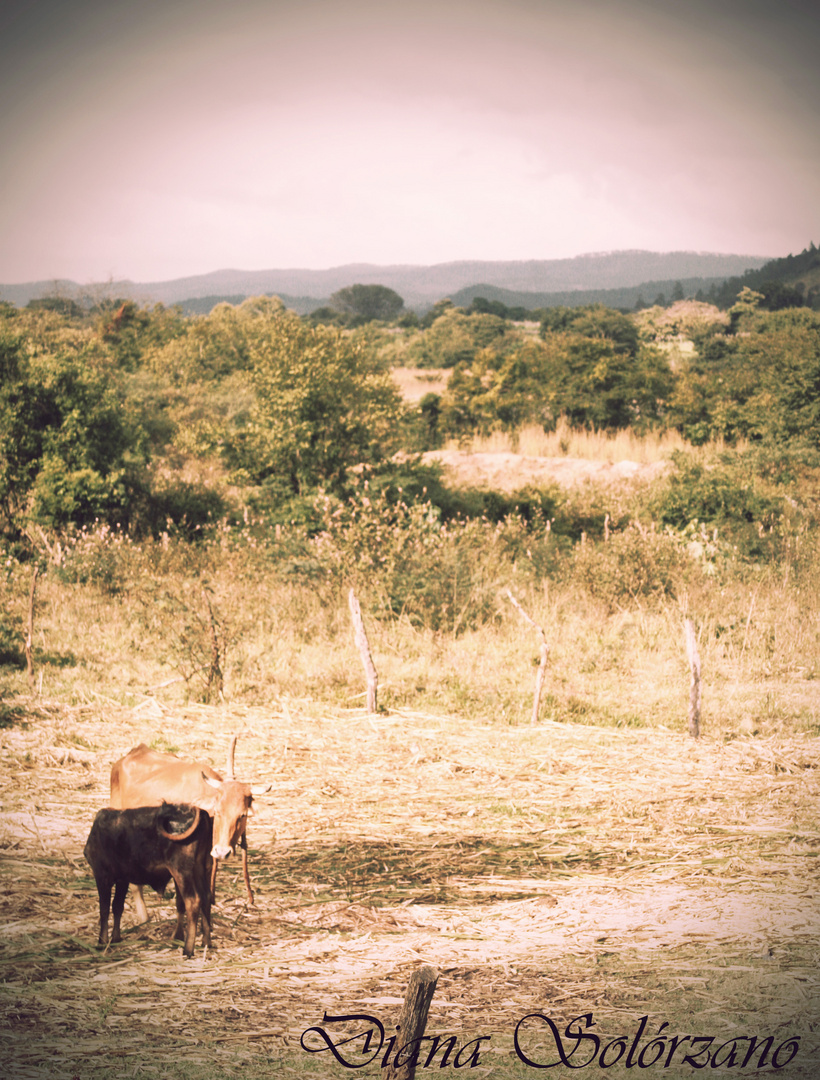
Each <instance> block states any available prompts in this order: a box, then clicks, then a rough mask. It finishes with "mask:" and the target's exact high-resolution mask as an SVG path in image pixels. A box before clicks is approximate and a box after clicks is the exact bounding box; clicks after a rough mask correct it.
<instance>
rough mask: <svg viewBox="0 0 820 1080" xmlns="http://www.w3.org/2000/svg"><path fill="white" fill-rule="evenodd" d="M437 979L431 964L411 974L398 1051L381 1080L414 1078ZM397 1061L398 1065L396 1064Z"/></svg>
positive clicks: (398, 1037)
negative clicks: (404, 1050) (407, 1050)
mask: <svg viewBox="0 0 820 1080" xmlns="http://www.w3.org/2000/svg"><path fill="white" fill-rule="evenodd" d="M437 982H438V971H436V969H435V968H434V967H431V966H430V965H429V964H425V965H424V967H420V968H419V969H418V971H414V972H413V974H412V975H411V976H410V982H409V983H408V985H407V993H406V994H405V995H404V1005H402V1009H401V1016H400V1017H399V1024H398V1030H397V1034H396V1042H395V1043H394V1045H395V1046H396V1053H395V1054H393V1055H392V1059H393V1060H392V1061H388V1063H387V1065H386V1066H385V1067H384V1068H383V1069H382V1076H381V1080H413V1078H414V1077H415V1075H416V1063H417V1062H418V1059H419V1055H420V1052H421V1043H420V1040H421V1039H422V1037H423V1036H424V1029H425V1028H426V1027H427V1014H428V1013H429V1011H430V1002H431V1001H432V1000H433V994H434V993H435V992H436V983H437ZM405 1046H408V1047H411V1049H410V1052H409V1055H405V1054H403V1053H402V1048H403V1047H405ZM405 1058H406V1059H407V1060H405ZM397 1060H398V1062H399V1064H398V1065H396V1064H395V1062H396V1061H397Z"/></svg>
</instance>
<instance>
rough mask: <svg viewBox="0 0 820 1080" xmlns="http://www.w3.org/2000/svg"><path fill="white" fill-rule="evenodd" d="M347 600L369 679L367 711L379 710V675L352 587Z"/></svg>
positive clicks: (354, 633) (365, 672) (365, 673)
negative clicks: (377, 701)
mask: <svg viewBox="0 0 820 1080" xmlns="http://www.w3.org/2000/svg"><path fill="white" fill-rule="evenodd" d="M347 602H348V605H349V606H350V617H351V619H352V620H353V636H354V638H355V640H356V645H357V646H358V649H359V655H360V656H361V658H362V667H363V668H364V677H365V679H366V680H367V711H368V712H369V713H374V712H377V711H378V709H377V707H376V697H377V694H378V689H379V677H378V675H377V674H376V665H375V664H374V663H373V657H372V656H371V655H370V643H369V642H368V640H367V631H366V630H365V628H364V621H363V620H362V609H361V607H360V606H359V601H358V600H357V599H356V594H355V593H354V592H353V590H352V589H351V590H350V592H349V593H348V595H347Z"/></svg>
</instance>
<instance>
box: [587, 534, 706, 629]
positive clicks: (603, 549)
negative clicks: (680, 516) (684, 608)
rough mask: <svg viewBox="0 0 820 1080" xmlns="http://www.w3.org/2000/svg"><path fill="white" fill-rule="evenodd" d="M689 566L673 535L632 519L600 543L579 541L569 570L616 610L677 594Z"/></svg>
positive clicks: (690, 562)
mask: <svg viewBox="0 0 820 1080" xmlns="http://www.w3.org/2000/svg"><path fill="white" fill-rule="evenodd" d="M692 569H693V564H692V561H691V560H690V559H689V558H688V556H687V553H686V549H685V547H684V546H683V545H682V544H681V543H680V541H679V540H678V539H677V538H676V537H674V536H673V535H670V534H669V533H666V532H660V531H658V530H657V529H656V528H655V527H654V526H652V527H650V528H644V527H643V526H642V525H640V524H639V523H638V522H633V523H631V524H630V525H628V526H627V528H626V529H624V530H623V531H619V532H613V533H612V534H611V535H610V537H609V539H608V541H606V542H604V543H598V544H593V543H591V542H581V543H579V544H578V545H577V546H576V548H575V553H574V558H573V565H572V574H573V579H574V580H575V581H576V582H577V583H578V584H580V585H581V586H582V587H583V588H584V589H586V590H587V592H589V593H590V595H592V596H594V597H595V598H596V599H599V600H602V601H603V602H604V603H605V604H607V606H608V607H610V608H611V609H615V608H618V607H622V606H625V605H627V604H629V603H630V602H634V601H642V602H643V601H647V600H653V599H654V600H663V599H665V598H667V597H674V596H676V595H677V594H678V592H679V590H680V588H681V586H682V585H683V584H684V582H685V580H686V577H687V575H688V574H690V573H691V572H692Z"/></svg>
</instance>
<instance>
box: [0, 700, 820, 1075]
mask: <svg viewBox="0 0 820 1080" xmlns="http://www.w3.org/2000/svg"><path fill="white" fill-rule="evenodd" d="M18 708H19V709H20V710H21V712H20V714H18V715H17V716H16V717H15V718H14V720H13V722H11V721H10V726H8V727H6V728H5V729H4V730H3V732H2V739H0V744H2V751H0V752H1V753H2V761H3V787H2V793H1V796H0V797H2V804H3V819H2V823H3V824H2V828H3V832H2V840H1V841H0V842H2V845H3V851H2V859H0V866H1V867H2V875H3V900H2V904H3V912H2V914H3V921H4V933H3V939H2V947H1V948H0V965H2V969H3V982H2V985H0V1007H2V1013H3V1017H4V1031H3V1041H4V1044H5V1045H4V1051H3V1053H4V1060H5V1062H6V1067H7V1069H9V1071H8V1072H7V1073H6V1075H9V1076H15V1077H22V1078H27V1077H32V1078H34V1077H46V1076H49V1077H52V1076H66V1077H73V1076H80V1077H81V1078H82V1080H86V1078H88V1080H96V1078H98V1077H100V1078H102V1077H131V1076H146V1077H151V1076H162V1077H189V1078H191V1080H193V1078H196V1080H199V1078H203V1080H204V1078H210V1077H216V1076H234V1075H235V1076H251V1077H266V1076H279V1075H295V1076H323V1077H331V1076H341V1075H345V1074H346V1070H345V1069H344V1068H343V1067H342V1065H341V1064H339V1063H338V1062H336V1061H334V1060H333V1059H332V1058H331V1057H330V1055H329V1054H328V1053H327V1052H325V1053H324V1054H316V1055H313V1054H308V1053H306V1052H305V1051H304V1050H303V1049H302V1048H301V1045H300V1040H301V1036H302V1034H303V1032H305V1031H306V1030H307V1029H308V1028H310V1027H315V1026H316V1025H319V1026H321V1024H322V1017H323V1015H324V1013H325V1012H327V1013H328V1014H331V1015H337V1016H338V1015H344V1014H352V1013H361V1014H365V1015H368V1016H375V1017H376V1018H377V1019H379V1020H380V1021H381V1022H382V1023H383V1024H384V1026H385V1027H386V1028H387V1030H388V1031H391V1030H392V1027H391V1025H392V1024H393V1023H395V1018H396V1017H397V1014H398V1010H399V1003H400V1001H401V998H402V996H403V994H404V990H405V988H406V985H407V981H408V979H409V977H410V974H411V973H412V972H413V970H415V968H416V967H418V966H419V965H420V964H421V963H423V962H424V963H428V964H433V965H434V966H435V967H436V968H437V970H438V972H439V982H438V987H437V990H436V994H435V996H434V999H433V1006H432V1009H431V1014H430V1021H429V1026H428V1032H429V1033H430V1034H439V1035H442V1036H445V1035H446V1036H447V1037H450V1036H455V1037H456V1040H457V1044H458V1046H459V1047H461V1046H464V1045H465V1044H466V1043H468V1042H470V1041H471V1040H474V1039H476V1038H478V1037H480V1036H491V1038H490V1040H489V1041H485V1042H483V1043H482V1044H481V1045H482V1047H483V1050H482V1052H481V1054H480V1063H479V1065H477V1066H476V1069H475V1070H474V1071H473V1072H472V1074H474V1075H489V1076H511V1077H512V1076H515V1077H518V1076H524V1075H530V1068H529V1067H527V1066H526V1065H525V1064H524V1063H523V1062H522V1061H521V1060H520V1059H519V1057H518V1056H517V1055H516V1053H515V1049H514V1045H513V1033H514V1031H515V1027H516V1024H517V1023H518V1022H519V1021H520V1020H522V1019H523V1018H524V1017H525V1016H527V1015H529V1014H532V1013H538V1014H541V1015H545V1016H548V1017H550V1018H551V1019H553V1020H554V1021H555V1022H556V1024H558V1025H559V1026H560V1028H561V1030H563V1028H564V1025H566V1023H567V1022H568V1021H570V1020H572V1019H573V1018H574V1017H576V1016H578V1015H581V1014H585V1013H588V1012H591V1013H592V1014H593V1017H594V1021H595V1024H596V1027H595V1029H594V1030H595V1031H596V1032H597V1033H599V1035H600V1036H601V1037H602V1039H603V1041H604V1042H606V1041H608V1040H609V1039H611V1038H614V1037H616V1036H618V1035H623V1034H626V1033H629V1034H630V1039H631V1037H632V1034H633V1033H634V1032H635V1031H637V1029H638V1027H639V1023H640V1018H641V1017H642V1016H648V1017H649V1021H648V1023H649V1025H650V1027H649V1028H647V1029H646V1030H647V1032H648V1033H649V1032H650V1028H651V1035H652V1036H655V1035H656V1034H657V1031H658V1028H659V1027H660V1025H661V1024H663V1023H664V1022H666V1023H668V1027H667V1028H665V1029H664V1031H665V1033H666V1034H667V1035H669V1034H670V1033H674V1034H677V1035H679V1036H683V1035H686V1034H689V1035H692V1036H699V1037H714V1038H715V1040H716V1041H715V1042H714V1043H713V1049H715V1048H717V1047H718V1046H719V1045H722V1044H723V1043H725V1042H726V1041H727V1040H731V1039H732V1038H734V1037H738V1036H740V1035H758V1036H760V1037H761V1038H764V1037H768V1036H773V1038H774V1042H773V1044H772V1047H773V1048H776V1047H778V1046H780V1045H781V1043H783V1042H784V1040H787V1039H789V1038H791V1037H792V1036H800V1043H799V1052H798V1053H797V1056H796V1057H795V1058H794V1060H793V1061H792V1062H791V1064H790V1065H787V1066H786V1068H785V1069H784V1070H783V1071H782V1075H785V1076H794V1077H809V1076H813V1075H816V1069H817V1066H818V1062H819V1061H820V1058H818V1038H817V1024H818V1021H820V1014H819V1011H818V1007H817V1006H818V994H817V979H818V975H817V964H818V959H819V958H820V957H819V956H818V945H820V936H819V935H820V912H818V909H817V902H816V888H815V881H814V874H815V868H814V863H815V859H816V855H817V844H818V837H819V836H820V830H819V828H818V825H819V824H820V823H818V805H820V804H819V803H818V795H819V794H820V792H818V782H817V768H818V765H819V764H820V755H818V752H817V745H816V740H815V739H814V738H811V737H807V736H791V737H787V736H780V737H778V736H771V737H768V738H739V739H734V740H731V741H728V742H727V741H724V740H723V739H715V738H709V737H706V738H704V739H702V740H701V741H699V742H698V743H693V742H691V741H690V740H688V739H686V738H684V737H682V736H681V735H679V734H675V733H672V732H668V731H657V730H656V731H648V730H638V729H617V730H616V729H612V728H601V727H588V726H584V725H582V724H567V723H561V724H559V723H554V722H545V723H542V724H540V725H539V726H538V727H536V728H532V727H529V726H525V725H520V726H516V727H511V726H499V725H487V724H481V723H478V722H471V721H470V720H468V719H467V718H466V717H464V716H453V715H445V714H433V713H418V712H411V711H408V710H396V711H392V712H390V713H388V714H379V715H377V716H375V717H369V716H367V714H365V713H364V712H363V711H360V710H340V709H328V708H324V707H322V706H320V705H317V704H310V703H307V702H299V703H296V702H291V704H290V705H289V706H288V707H284V708H283V707H278V708H277V707H269V708H250V707H241V706H202V705H199V706H192V705H189V706H185V707H183V706H164V705H161V704H160V703H159V702H158V701H153V702H149V703H147V704H144V705H142V706H137V707H135V708H130V709H124V708H122V707H121V706H118V705H117V704H116V703H114V702H106V701H104V700H101V699H99V698H98V699H97V700H96V701H94V702H93V703H90V704H85V705H81V706H74V707H67V706H65V705H62V704H58V703H55V702H49V701H45V700H41V701H39V702H37V703H35V702H31V703H29V704H28V705H25V704H23V703H22V702H21V703H20V704H19V705H18ZM231 733H239V734H240V740H239V746H238V754H237V764H238V767H239V773H240V775H241V776H243V777H245V778H248V779H251V780H252V781H254V782H258V781H262V780H264V781H265V782H269V783H272V785H273V787H272V790H271V792H270V794H269V795H267V796H265V797H263V798H262V799H260V800H259V801H258V804H257V810H258V812H257V814H256V815H255V817H254V818H253V819H252V822H251V825H250V827H249V841H250V848H251V855H252V878H253V882H254V886H255V888H256V891H257V906H256V908H255V909H249V908H248V907H247V905H246V903H245V896H244V887H243V886H242V882H241V874H240V872H239V864H238V863H237V864H235V865H234V866H233V867H231V868H230V869H229V870H227V871H225V870H223V871H222V873H221V874H220V877H219V885H218V902H217V908H216V915H215V933H214V945H215V948H214V950H213V951H210V952H209V953H208V955H207V956H203V954H202V950H201V947H198V948H197V953H196V955H195V958H194V959H193V960H192V961H185V960H184V959H183V958H182V955H181V951H180V950H179V949H178V948H176V947H175V946H174V945H173V944H172V942H171V941H170V936H171V931H172V926H173V920H172V914H173V903H172V902H169V901H168V900H165V901H159V900H158V899H157V898H156V897H154V899H153V902H151V900H150V898H149V907H150V909H151V911H152V920H151V921H150V922H149V923H148V924H146V925H144V926H135V925H133V922H131V919H130V917H129V916H130V907H129V906H127V907H126V914H125V918H124V926H125V927H126V933H125V940H124V941H123V942H122V943H121V944H118V945H116V946H111V947H110V948H109V949H107V950H105V951H100V950H98V949H97V948H96V947H95V940H96V931H97V913H96V893H95V890H94V886H93V880H92V879H91V877H90V875H89V869H88V867H87V866H86V864H85V863H84V860H83V858H82V854H81V852H82V845H83V842H84V839H85V835H86V833H87V830H88V828H89V825H90V821H91V819H92V817H93V814H94V812H95V810H96V809H97V808H98V807H99V806H102V805H104V804H105V802H106V799H107V794H108V773H109V768H110V762H111V761H112V760H113V759H114V758H115V757H116V756H118V755H119V754H120V753H121V752H122V751H123V750H124V749H126V748H127V747H129V746H131V745H133V744H136V743H137V742H139V741H140V740H141V739H146V740H148V741H151V742H152V743H153V744H154V745H155V746H158V747H160V748H166V749H179V750H184V751H185V753H188V754H191V755H195V756H200V757H202V758H203V759H207V760H210V761H213V762H214V763H216V764H217V765H220V764H221V763H222V761H223V759H224V753H225V748H226V745H227V741H228V737H229V736H230V734H231ZM533 1025H535V1027H533ZM361 1026H362V1024H361V1023H359V1028H361ZM345 1028H346V1029H350V1031H349V1033H351V1034H352V1033H353V1032H354V1031H355V1029H356V1025H355V1024H352V1023H349V1024H347V1025H344V1024H343V1025H338V1024H337V1025H336V1027H335V1028H329V1029H328V1030H332V1031H333V1032H334V1034H335V1035H340V1034H341V1031H342V1029H345ZM525 1034H526V1037H525ZM648 1038H649V1034H647V1037H646V1038H645V1039H644V1043H645V1042H646V1041H647V1040H648ZM308 1041H309V1042H310V1040H308ZM356 1045H357V1046H359V1047H360V1048H361V1043H358V1044H356ZM520 1045H521V1046H522V1047H523V1048H525V1053H526V1054H527V1055H528V1056H529V1057H530V1059H531V1060H538V1061H545V1060H547V1055H548V1054H549V1053H550V1052H551V1053H552V1054H553V1059H554V1056H555V1054H554V1045H552V1046H551V1045H550V1043H549V1040H548V1039H545V1038H544V1029H543V1024H540V1025H539V1023H538V1022H530V1023H529V1024H528V1025H525V1029H522V1032H521V1040H520ZM740 1045H743V1046H744V1047H747V1046H748V1043H743V1044H740ZM641 1046H643V1043H642V1044H641ZM468 1053H470V1052H468ZM613 1053H614V1051H613ZM725 1053H728V1050H727V1051H725ZM744 1053H745V1051H744ZM786 1053H787V1051H786V1050H784V1051H783V1052H782V1054H781V1058H782V1057H783V1056H785V1055H786ZM682 1055H683V1051H681V1050H679V1051H678V1055H677V1057H676V1058H675V1059H674V1060H673V1062H672V1065H671V1066H670V1068H668V1069H665V1070H664V1071H663V1075H669V1076H688V1075H691V1073H692V1069H691V1066H690V1065H686V1064H683V1063H682ZM365 1056H366V1055H363V1054H361V1053H360V1054H359V1056H358V1057H356V1055H355V1054H351V1057H350V1058H349V1059H348V1060H350V1061H354V1062H357V1061H362V1060H364V1059H365ZM758 1057H759V1055H756V1056H755V1061H757V1060H758ZM576 1060H577V1059H576ZM479 1069H480V1070H481V1071H479ZM376 1071H378V1070H377V1069H376ZM436 1071H437V1072H438V1070H436ZM736 1071H737V1070H735V1071H733V1072H731V1073H726V1074H727V1075H735V1073H736ZM745 1071H750V1070H749V1069H747V1070H745ZM373 1072H374V1066H371V1067H370V1068H369V1069H367V1070H365V1075H372V1074H373ZM425 1072H426V1070H420V1075H425ZM710 1072H712V1074H714V1075H724V1071H723V1070H721V1069H717V1070H710ZM609 1074H610V1075H613V1076H620V1075H628V1073H627V1072H626V1071H620V1065H616V1066H614V1067H613V1068H612V1069H611V1070H610V1072H609ZM551 1075H569V1072H568V1070H565V1072H562V1071H561V1069H558V1070H557V1071H555V1072H553V1073H551Z"/></svg>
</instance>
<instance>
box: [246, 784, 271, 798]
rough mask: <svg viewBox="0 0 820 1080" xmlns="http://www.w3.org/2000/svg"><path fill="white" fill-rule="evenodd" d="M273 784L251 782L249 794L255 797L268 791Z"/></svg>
mask: <svg viewBox="0 0 820 1080" xmlns="http://www.w3.org/2000/svg"><path fill="white" fill-rule="evenodd" d="M272 787H273V784H251V795H253V797H254V798H256V797H257V796H258V795H264V794H265V793H266V792H268V791H270V789H271V788H272Z"/></svg>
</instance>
